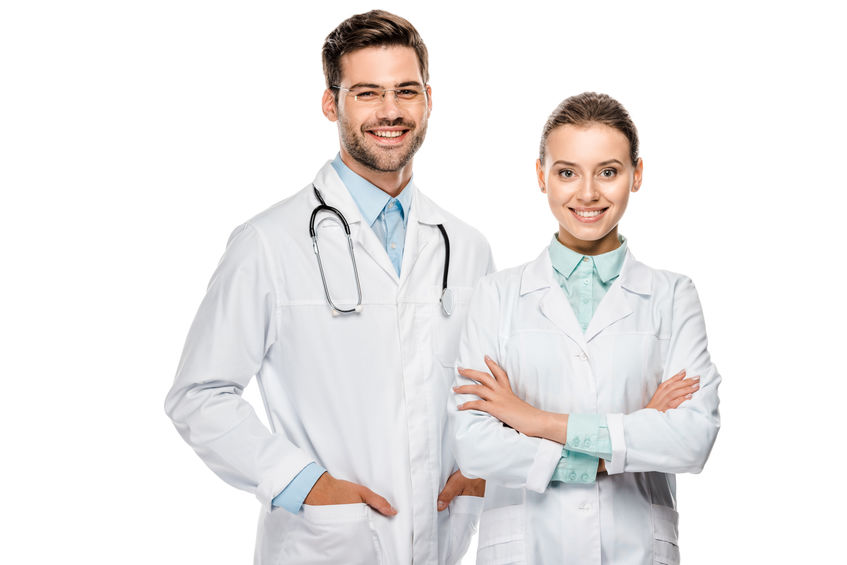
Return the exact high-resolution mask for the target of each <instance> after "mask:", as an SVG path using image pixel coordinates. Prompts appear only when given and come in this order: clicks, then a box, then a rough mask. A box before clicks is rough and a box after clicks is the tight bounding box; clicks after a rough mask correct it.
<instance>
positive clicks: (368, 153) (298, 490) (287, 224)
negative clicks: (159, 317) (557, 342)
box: [165, 11, 493, 565]
mask: <svg viewBox="0 0 847 565" xmlns="http://www.w3.org/2000/svg"><path fill="white" fill-rule="evenodd" d="M323 63H324V73H325V75H326V80H327V88H326V91H325V92H324V94H323V101H322V107H323V111H324V114H325V115H326V117H327V118H328V119H329V120H331V121H334V122H337V124H338V132H339V141H340V152H339V154H338V155H337V156H336V157H335V159H334V160H332V161H330V162H328V163H327V164H326V165H324V167H323V168H322V169H321V170H320V171H319V172H318V173H317V176H316V177H315V179H314V181H313V182H310V183H309V184H307V185H306V186H305V188H303V189H302V190H300V191H299V192H297V193H296V194H294V195H293V196H291V197H290V198H287V199H286V200H283V201H282V202H280V203H278V204H276V205H275V206H273V207H271V208H270V209H268V210H266V211H265V212H262V213H261V214H259V215H257V216H256V217H254V218H253V219H251V220H249V221H247V222H246V223H244V224H243V225H241V226H240V227H238V228H237V229H236V230H235V231H234V232H233V234H232V236H231V238H230V241H229V243H228V245H227V249H226V252H225V253H224V256H223V258H222V259H221V262H220V264H219V266H218V268H217V270H216V271H215V274H214V275H213V277H212V280H211V282H210V283H209V287H208V291H207V294H206V297H205V299H204V300H203V302H202V304H201V305H200V309H199V311H198V313H197V316H196V318H195V320H194V323H193V325H192V327H191V330H190V332H189V334H188V338H187V340H186V344H185V349H184V352H183V355H182V359H181V361H180V364H179V368H178V371H177V374H176V378H175V382H174V385H173V387H172V389H171V390H170V393H169V394H168V397H167V400H166V403H165V408H166V411H167V413H168V415H169V416H170V417H171V419H172V420H173V422H174V424H175V426H176V428H177V430H178V431H179V432H180V434H181V435H182V436H183V438H184V439H185V440H186V441H187V442H188V443H189V444H190V445H191V446H192V447H193V448H194V450H195V451H196V452H197V454H198V455H199V456H200V457H201V458H202V459H203V461H204V462H205V463H206V464H207V465H208V466H209V467H210V468H211V469H212V470H213V471H214V472H215V473H217V474H218V475H219V476H220V477H221V478H222V479H224V480H225V481H227V482H228V483H230V484H232V485H233V486H236V487H238V488H241V489H244V490H247V491H249V492H252V493H254V494H255V495H256V496H257V497H258V499H259V501H260V502H261V504H262V511H261V514H260V523H259V529H258V539H257V543H256V552H255V562H256V563H260V564H271V563H273V564H276V563H327V564H330V563H332V564H335V563H359V564H363V565H364V564H373V563H386V564H392V565H393V564H403V563H412V562H414V563H415V564H416V565H418V564H426V563H432V564H436V563H437V564H442V563H455V562H457V561H458V560H459V559H460V558H461V556H462V554H463V553H464V552H465V551H466V549H467V547H468V544H469V540H470V537H471V535H472V534H473V531H474V528H475V523H476V520H477V517H478V514H479V512H480V511H481V508H482V499H481V498H479V497H480V496H482V494H483V491H484V482H482V481H479V480H475V481H472V480H470V479H466V478H465V477H463V476H462V475H461V474H460V473H459V472H458V470H457V469H458V468H457V466H456V463H455V461H454V459H453V457H452V455H451V454H450V448H449V438H450V435H451V432H450V431H449V430H448V429H447V420H446V401H447V398H449V396H450V386H451V383H452V376H453V372H452V371H453V370H452V367H453V363H454V360H455V358H456V354H457V348H458V343H457V338H458V333H459V330H460V328H461V325H462V322H463V319H464V317H465V314H466V309H467V306H468V302H469V298H470V293H471V289H472V288H473V286H474V285H475V283H476V282H477V281H478V280H479V279H480V277H481V276H482V275H484V274H486V273H488V272H490V271H492V269H493V266H492V260H491V252H490V249H489V246H488V244H487V242H486V241H485V239H484V238H483V237H482V236H481V235H480V234H479V233H478V232H477V231H475V230H474V229H472V228H471V227H469V226H468V225H466V224H464V223H463V222H461V221H460V220H458V219H457V218H455V217H454V216H452V215H450V214H448V213H447V212H445V211H444V210H442V209H441V208H440V207H438V206H437V205H435V204H434V203H433V202H432V201H431V200H429V199H428V198H427V197H426V196H424V194H422V193H421V192H420V191H419V190H418V189H417V187H416V186H415V185H414V182H413V181H412V159H413V156H414V154H415V152H416V151H417V149H418V148H419V147H420V145H421V143H422V142H423V140H424V135H425V133H426V127H427V120H428V118H429V115H430V112H431V109H432V99H431V91H430V87H429V85H428V84H427V81H428V70H427V51H426V47H425V46H424V44H423V41H422V40H421V38H420V36H419V35H418V33H417V31H416V30H415V29H414V28H413V27H412V26H411V24H409V22H408V21H406V20H404V19H403V18H400V17H398V16H395V15H393V14H390V13H387V12H383V11H373V12H368V13H366V14H360V15H357V16H353V17H351V18H350V19H348V20H346V21H344V22H342V23H341V24H340V25H339V26H338V28H336V29H335V30H334V31H333V32H332V33H331V34H330V35H329V36H328V37H327V39H326V42H325V44H324V47H323ZM323 203H325V206H321V205H322V204H323ZM330 208H333V209H334V210H330ZM336 211H337V212H339V213H336ZM342 217H343V218H344V220H342V219H341V218H342ZM310 218H311V220H312V221H311V222H310ZM345 222H346V225H345ZM310 223H311V226H312V227H313V231H314V240H313V238H312V237H310ZM347 226H349V233H350V238H349V241H350V242H351V243H348V238H347V237H346V236H345V232H346V229H347ZM313 241H315V242H316V243H315V244H313ZM445 285H446V289H447V290H446V291H445V290H444V289H445ZM254 376H255V377H256V379H257V382H258V386H259V389H260V391H261V395H262V398H263V400H264V409H265V411H266V413H267V418H268V421H269V423H270V429H268V428H267V427H266V426H265V425H263V424H262V422H261V421H260V420H259V419H258V418H257V416H256V413H255V412H254V410H253V408H252V406H251V405H250V404H249V403H247V402H246V401H245V400H243V399H242V397H241V393H242V391H243V389H244V387H245V386H247V384H248V383H249V382H250V380H251V379H252V378H253V377H254Z"/></svg>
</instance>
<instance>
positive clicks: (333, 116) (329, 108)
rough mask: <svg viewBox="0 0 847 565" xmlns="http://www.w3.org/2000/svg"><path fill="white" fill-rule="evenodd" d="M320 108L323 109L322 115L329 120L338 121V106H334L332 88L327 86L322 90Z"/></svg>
mask: <svg viewBox="0 0 847 565" xmlns="http://www.w3.org/2000/svg"><path fill="white" fill-rule="evenodd" d="M321 110H323V113H324V116H326V119H328V120H329V121H331V122H337V121H338V106H336V102H335V93H334V92H333V91H332V89H329V88H327V89H326V90H324V95H323V98H322V99H321Z"/></svg>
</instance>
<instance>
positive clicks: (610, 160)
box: [597, 159, 623, 167]
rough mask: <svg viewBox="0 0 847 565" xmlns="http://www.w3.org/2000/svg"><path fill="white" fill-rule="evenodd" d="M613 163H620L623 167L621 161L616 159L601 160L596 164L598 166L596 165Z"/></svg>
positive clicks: (602, 165)
mask: <svg viewBox="0 0 847 565" xmlns="http://www.w3.org/2000/svg"><path fill="white" fill-rule="evenodd" d="M613 163H617V164H618V165H620V166H621V167H623V163H621V162H620V161H618V160H617V159H609V160H607V161H603V162H602V163H597V166H598V167H605V166H606V165H611V164H613Z"/></svg>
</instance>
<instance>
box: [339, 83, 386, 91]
mask: <svg viewBox="0 0 847 565" xmlns="http://www.w3.org/2000/svg"><path fill="white" fill-rule="evenodd" d="M354 88H382V87H381V86H380V85H378V84H373V83H370V82H357V83H356V84H354V85H353V86H349V87H347V90H353V89H354Z"/></svg>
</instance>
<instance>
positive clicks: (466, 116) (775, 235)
mask: <svg viewBox="0 0 847 565" xmlns="http://www.w3.org/2000/svg"><path fill="white" fill-rule="evenodd" d="M299 4H303V5H301V6H299V7H297V8H291V7H289V5H288V4H287V3H283V2H219V1H218V2H215V1H205V2H199V1H197V2H189V1H167V2H165V1H146V2H140V1H139V2H128V1H126V2H120V1H111V2H106V1H102V2H93V1H79V2H39V1H27V2H25V1H20V2H6V1H4V2H3V3H2V8H0V188H2V197H0V242H2V243H0V245H2V255H0V260H1V261H2V264H3V268H2V272H3V275H2V280H0V307H2V309H1V310H0V338H2V341H0V355H2V357H0V359H2V367H0V375H2V379H3V381H2V382H3V385H4V386H3V396H2V398H3V402H2V408H0V424H1V425H0V433H2V451H0V453H2V460H3V463H2V466H0V473H2V476H0V489H2V498H0V512H2V517H3V526H2V528H3V536H2V538H3V541H2V543H0V562H3V563H10V564H18V563H53V562H76V563H168V564H170V563H174V564H179V563H216V564H218V563H219V564H232V563H248V562H250V560H251V558H252V547H253V539H254V533H255V519H256V517H257V514H258V511H259V508H258V504H257V502H256V500H255V498H254V497H252V496H251V495H249V494H246V493H243V492H240V491H237V490H235V489H233V488H231V487H229V486H228V485H226V484H224V483H223V482H222V481H220V480H219V479H218V478H217V477H215V476H214V475H213V474H212V473H211V472H210V471H209V470H208V469H207V468H206V467H205V466H204V465H203V464H202V462H201V461H200V460H199V458H197V457H196V456H195V455H194V453H193V452H192V451H191V450H190V449H189V448H188V446H186V445H185V444H184V443H183V442H182V440H181V439H180V438H179V436H178V434H177V433H176V431H175V430H174V429H173V426H172V425H171V423H170V422H169V421H168V419H167V418H166V416H165V415H164V412H163V408H162V404H163V401H164V396H165V393H166V392H167V390H168V388H169V386H170V384H171V380H172V378H173V374H174V371H175V368H176V363H177V360H178V358H179V354H180V351H181V347H182V341H183V339H184V337H185V334H186V332H187V330H188V326H189V324H190V322H191V319H192V317H193V314H194V311H195V309H196V307H197V305H198V304H199V302H200V299H201V298H202V295H203V292H204V288H205V284H206V282H207V280H208V278H209V276H210V275H211V273H212V270H213V269H214V267H215V265H216V262H217V260H218V258H219V257H220V254H221V253H222V251H223V248H224V244H225V242H226V239H227V236H228V234H229V232H230V230H231V229H232V228H234V227H235V226H236V225H238V224H239V223H241V222H242V221H244V220H245V219H247V218H249V217H250V216H252V215H253V214H255V213H257V212H259V211H260V210H262V209H264V208H266V207H267V206H269V205H270V204H272V203H273V202H276V201H278V200H280V199H282V198H284V197H285V196H287V195H289V194H291V193H292V192H293V191H295V190H296V189H298V188H300V187H301V186H303V185H304V184H305V183H307V182H308V181H310V180H311V179H312V178H313V175H314V173H315V172H316V170H317V169H318V167H319V166H320V165H321V164H323V163H324V161H325V160H327V159H330V158H332V157H333V155H334V154H335V151H336V148H337V139H336V129H335V125H334V124H331V123H329V122H328V121H326V120H325V119H324V117H323V115H322V114H321V112H320V97H321V93H322V90H323V76H322V72H321V66H320V48H321V44H322V42H323V39H324V37H325V36H326V34H327V33H329V31H330V30H331V29H332V28H334V27H335V26H336V25H337V24H338V23H339V22H340V21H341V20H343V19H344V18H346V17H348V16H349V15H351V14H353V13H357V12H361V11H366V10H367V9H370V8H373V7H376V6H374V5H373V4H371V3H363V2H351V1H345V2H329V1H322V2H303V3H299ZM381 4H382V6H380V7H384V8H387V9H390V10H392V11H395V12H397V13H399V14H400V15H403V16H405V17H407V18H408V19H410V20H411V21H412V22H413V23H414V24H415V26H417V28H418V30H419V31H420V32H421V34H422V35H423V37H424V39H425V41H426V42H427V45H428V47H429V50H430V66H431V84H432V89H433V98H434V111H433V114H432V118H431V121H430V129H429V135H428V139H427V141H426V143H425V144H424V146H423V148H422V150H421V151H420V153H419V154H418V157H417V159H416V162H415V171H416V172H415V174H416V179H417V182H418V184H419V186H421V187H423V189H424V190H425V191H426V192H427V193H429V195H430V196H432V197H433V198H434V199H435V200H436V201H438V202H440V203H442V204H443V205H444V206H445V207H446V208H448V209H449V210H451V211H453V212H455V213H457V214H458V215H460V216H461V217H462V218H464V219H465V220H467V221H468V222H469V223H471V224H472V225H474V226H476V227H478V228H479V229H480V230H482V232H483V233H484V234H485V235H486V236H487V237H488V238H489V240H490V242H491V244H492V246H493V249H494V253H495V259H496V261H497V264H498V266H500V267H506V266H510V265H514V264H517V263H521V262H525V261H527V260H530V259H531V258H534V257H535V256H536V255H537V254H538V253H539V252H540V250H541V249H542V247H543V246H544V245H545V244H546V243H547V241H548V239H549V237H550V235H551V234H552V233H553V232H554V231H555V229H556V225H555V222H554V221H553V219H552V217H551V215H550V213H549V210H548V209H547V206H546V202H545V200H544V198H543V196H542V195H541V194H540V193H539V191H538V189H537V187H536V184H535V180H534V165H533V162H534V159H535V156H536V151H537V144H538V137H539V134H540V130H541V126H542V124H543V122H544V120H545V119H546V117H547V115H548V114H549V113H550V111H551V110H552V109H553V108H554V107H555V105H556V104H557V103H558V102H559V101H560V100H561V99H563V98H564V97H566V96H568V95H571V94H575V93H578V92H582V91H584V90H597V91H601V92H608V93H610V94H611V95H613V96H614V97H616V98H618V99H619V100H620V101H621V102H623V103H624V104H625V105H626V106H627V108H628V109H629V110H630V112H631V114H632V116H633V118H634V119H635V122H636V124H637V126H638V128H639V131H640V133H641V141H642V155H643V157H644V162H645V176H644V178H645V180H644V185H643V189H642V190H641V192H639V193H638V194H636V195H634V197H633V198H632V199H631V201H630V208H629V211H628V213H627V216H626V217H625V218H624V220H623V222H622V233H624V234H625V235H627V237H628V238H629V240H630V245H631V249H632V250H633V252H634V253H635V254H636V256H637V257H638V258H639V259H641V260H642V261H644V262H646V263H647V264H649V265H651V266H654V267H659V268H666V269H670V270H674V271H678V272H683V273H686V274H688V275H690V276H691V277H692V278H693V279H694V281H695V282H696V283H697V286H698V289H699V291H700V295H701V298H702V302H703V307H704V310H705V314H706V321H707V324H708V329H709V334H710V338H711V341H710V346H711V351H712V355H713V358H714V360H715V362H716V363H717V365H718V368H719V369H720V371H721V373H722V374H723V377H724V383H723V385H722V387H721V397H722V404H721V411H722V416H723V430H722V431H721V433H720V435H719V437H718V440H717V443H716V445H715V448H714V451H713V453H712V457H711V460H710V461H709V463H708V465H707V466H706V468H705V470H704V471H703V473H702V474H700V475H695V476H680V477H679V481H678V482H679V484H678V494H679V509H680V512H681V523H680V532H681V534H680V543H681V548H682V555H683V559H684V562H685V563H686V564H689V565H690V564H715V563H746V562H761V563H810V562H815V561H820V562H833V560H835V559H836V558H835V557H834V552H835V551H836V550H837V549H839V548H840V546H842V545H843V543H841V540H840V539H839V537H841V536H843V529H842V528H841V527H838V526H837V525H836V522H837V521H838V519H837V518H834V517H833V516H837V515H838V513H840V511H843V508H844V506H845V503H847V500H846V499H845V491H844V488H843V483H842V478H841V473H842V471H843V469H844V463H845V457H844V454H843V447H842V445H843V435H844V434H843V430H844V424H843V422H844V419H843V417H841V415H840V408H841V407H842V406H843V404H844V400H843V397H844V394H845V391H847V388H845V384H844V379H845V371H844V367H843V363H841V359H842V355H843V351H844V345H843V343H844V337H845V331H844V316H845V312H846V311H847V308H845V291H844V290H843V289H842V286H843V276H841V275H842V273H843V263H844V251H843V249H844V245H843V243H842V242H840V241H839V240H840V239H841V238H842V230H841V225H842V224H843V223H844V218H843V216H844V213H845V210H844V206H845V203H847V199H845V191H847V183H845V166H847V161H845V143H844V138H845V137H844V136H845V130H846V129H847V120H845V99H847V91H845V87H844V85H843V75H844V53H845V52H847V45H845V41H844V39H842V38H843V29H842V27H843V26H842V24H843V22H844V17H843V16H842V15H841V14H839V13H837V12H836V11H835V10H834V9H830V8H826V7H824V5H825V3H823V2H821V3H818V2H813V1H807V2H802V3H796V4H783V3H780V2H767V3H765V2H762V3H743V2H735V3H733V4H730V3H725V4H724V3H721V2H701V3H696V4H695V3H688V2H678V3H670V2H669V3H667V4H652V3H645V2H627V3H620V4H618V3H612V2H602V3H600V2H568V1H558V2H549V3H547V2H545V3H543V2H535V1H530V0H524V1H521V2H512V3H509V4H505V3H504V4H502V5H498V4H497V3H494V2H486V3H479V4H478V5H471V3H469V2H451V3H449V4H446V5H441V4H439V5H436V4H435V3H432V2H430V3H427V2H414V3H411V2H410V3H401V2H390V1H384V2H382V3H381ZM831 4H832V5H835V4H836V3H831ZM304 221H305V220H304ZM248 396H249V397H250V398H253V399H255V398H256V397H257V396H256V391H255V387H250V388H249V389H248ZM839 432H840V433H839ZM466 561H467V562H471V561H472V560H471V559H470V558H468V559H466Z"/></svg>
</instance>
